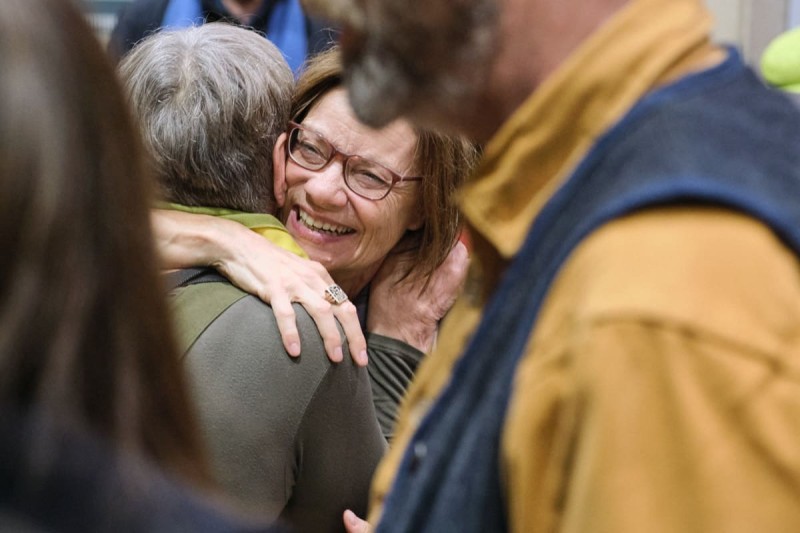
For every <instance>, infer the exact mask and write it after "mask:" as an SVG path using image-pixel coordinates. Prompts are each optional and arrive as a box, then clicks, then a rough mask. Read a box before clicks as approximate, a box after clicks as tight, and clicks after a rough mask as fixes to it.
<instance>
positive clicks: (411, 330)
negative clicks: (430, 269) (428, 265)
mask: <svg viewBox="0 0 800 533" xmlns="http://www.w3.org/2000/svg"><path fill="white" fill-rule="evenodd" d="M406 260H407V259H405V258H404V257H403V256H402V254H396V255H389V257H388V258H387V259H386V261H384V263H383V265H381V268H380V270H379V271H378V273H377V274H376V275H375V278H374V279H373V281H372V284H371V286H370V296H369V313H368V315H367V331H369V332H370V333H377V334H380V335H384V336H386V337H391V338H393V339H398V340H401V341H403V342H405V343H406V344H410V345H411V346H414V347H415V348H417V349H418V350H420V351H423V352H428V351H430V349H431V348H432V347H433V342H434V339H435V338H436V330H437V328H438V325H439V321H440V320H441V319H442V317H444V315H445V314H446V313H447V311H448V310H449V309H450V307H452V306H453V303H454V302H455V300H456V297H457V296H458V295H459V293H460V292H461V289H462V287H463V286H464V280H465V279H466V276H467V267H468V265H469V255H468V254H467V248H466V247H465V246H464V245H463V244H462V243H461V242H458V243H456V245H455V246H454V247H453V249H452V250H451V251H450V254H449V255H448V256H447V259H445V260H444V263H442V264H441V266H439V268H437V269H436V271H435V272H434V273H433V275H432V276H431V278H430V282H429V283H428V286H427V288H425V290H424V292H423V290H422V289H423V287H424V286H425V279H423V278H420V277H419V276H417V275H415V274H414V272H413V271H412V272H411V274H410V275H409V276H408V277H407V278H406V279H404V280H402V281H398V280H399V278H400V273H401V272H402V269H399V268H398V266H400V265H402V262H403V261H406Z"/></svg>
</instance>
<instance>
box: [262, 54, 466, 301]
mask: <svg viewBox="0 0 800 533" xmlns="http://www.w3.org/2000/svg"><path fill="white" fill-rule="evenodd" d="M292 118H293V121H294V122H296V123H299V124H300V125H301V127H302V128H304V133H303V137H302V138H301V140H303V141H304V142H307V141H308V140H309V139H311V140H313V144H312V145H310V147H308V148H309V149H312V150H318V149H319V146H321V145H320V142H322V143H327V144H329V145H331V146H332V147H333V148H335V150H336V151H338V152H340V153H341V154H347V155H350V156H358V158H352V157H351V158H350V159H348V160H347V165H348V166H350V167H351V168H350V170H349V172H350V174H349V175H348V181H349V184H348V183H347V182H346V181H345V179H344V171H345V157H344V156H342V155H336V156H334V157H332V158H330V160H329V163H328V164H327V165H325V166H324V167H322V168H320V169H318V170H309V169H308V168H304V166H303V165H301V164H298V163H297V161H296V160H293V159H292V158H290V157H288V151H287V147H288V146H292V147H296V145H295V144H294V143H295V142H296V138H295V137H293V138H291V139H290V138H289V137H288V136H287V135H285V134H284V135H282V136H281V137H280V139H279V141H278V144H277V145H276V147H275V189H276V190H275V193H276V198H277V200H278V204H279V205H280V206H281V217H282V220H283V221H284V222H285V223H286V225H287V228H288V229H289V232H290V233H291V234H292V235H293V236H294V237H295V239H296V240H297V241H298V243H299V244H300V246H302V247H303V248H304V249H305V250H306V251H307V252H308V254H309V256H310V257H311V258H312V259H314V260H316V261H319V262H321V263H322V264H323V265H324V266H325V267H326V268H327V269H328V271H329V272H330V273H331V275H332V276H333V278H334V279H335V280H336V282H337V283H339V284H340V285H342V286H343V287H344V288H345V289H346V290H347V291H349V292H351V293H353V292H354V291H358V290H360V289H361V288H362V287H363V286H364V285H365V284H366V283H368V282H369V280H370V279H371V278H372V276H373V275H374V274H375V272H376V271H377V269H378V268H379V267H380V265H381V263H382V262H383V260H384V259H385V258H386V256H387V255H388V254H389V253H393V252H396V253H405V254H407V255H408V258H409V263H408V264H409V268H408V270H410V268H411V266H412V265H413V266H414V268H415V269H418V270H417V272H420V273H421V274H422V275H423V276H429V275H430V274H431V273H432V272H433V271H434V269H435V268H436V267H437V266H438V265H440V264H441V263H442V261H443V260H444V259H445V257H447V254H448V252H449V251H450V248H451V247H452V245H453V243H454V242H455V239H456V237H457V234H458V230H459V222H458V211H457V209H456V207H455V205H454V203H453V202H452V197H453V193H454V191H455V189H456V188H457V187H458V186H459V185H460V184H461V183H462V182H463V180H464V179H465V178H466V177H467V176H468V174H469V173H470V171H471V169H472V167H473V165H474V163H475V161H476V159H477V151H476V149H475V147H474V146H473V145H471V144H470V143H468V142H466V141H465V140H463V139H461V138H460V137H454V136H448V135H443V134H440V133H437V132H434V131H430V130H425V129H419V128H415V127H413V126H411V125H410V124H409V123H408V122H406V121H405V120H397V121H393V122H390V123H389V124H387V125H386V126H385V127H383V128H381V129H378V130H376V129H372V128H370V127H368V126H365V125H364V124H363V123H361V122H360V121H359V120H358V119H357V118H356V117H355V115H354V114H353V111H352V109H351V108H350V105H349V103H348V101H347V96H346V93H345V91H344V88H343V87H342V79H341V62H340V56H339V52H338V50H337V49H332V50H330V51H328V52H324V53H322V54H320V55H318V56H316V57H315V58H314V59H312V60H311V61H310V62H309V63H308V64H307V65H306V69H305V71H304V72H303V74H302V75H301V77H300V79H299V80H298V85H297V88H296V90H295V96H294V100H293V104H292ZM319 139H324V141H320V140H319ZM326 155H330V154H326ZM359 158H360V160H359ZM365 162H366V163H365ZM365 165H366V166H365ZM377 165H379V166H380V168H382V169H384V170H388V171H389V172H390V173H391V174H394V175H396V176H397V177H399V178H417V177H421V179H420V180H415V181H398V182H396V183H395V184H394V185H393V186H392V187H391V190H390V191H389V192H388V194H386V196H385V197H383V198H382V199H377V200H376V199H370V198H366V197H364V196H365V195H366V196H376V195H373V194H371V193H369V192H365V190H364V185H361V186H359V185H357V184H356V180H357V179H362V180H363V179H366V178H365V177H364V176H362V177H361V178H358V177H357V176H356V174H357V173H358V172H361V171H363V170H364V169H367V170H369V172H368V173H367V174H366V175H367V176H368V177H370V178H371V179H374V178H376V177H381V176H383V177H384V179H385V178H386V176H387V175H388V174H386V173H385V172H384V173H383V174H380V172H382V171H375V169H376V168H379V167H378V166H377ZM306 166H307V165H306ZM375 174H380V175H377V176H376V175H375ZM354 189H355V190H354ZM406 273H407V272H406Z"/></svg>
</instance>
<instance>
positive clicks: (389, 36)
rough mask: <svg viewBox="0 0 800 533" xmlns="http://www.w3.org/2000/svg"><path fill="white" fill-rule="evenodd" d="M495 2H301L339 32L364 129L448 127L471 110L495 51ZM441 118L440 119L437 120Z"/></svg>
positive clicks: (337, 0) (347, 79)
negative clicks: (406, 124) (407, 123)
mask: <svg viewBox="0 0 800 533" xmlns="http://www.w3.org/2000/svg"><path fill="white" fill-rule="evenodd" d="M496 4H497V1H496V0H446V1H443V0H411V1H409V0H304V5H305V6H306V7H307V8H308V9H309V10H310V11H312V12H316V13H320V14H323V15H324V16H325V17H328V18H330V19H332V20H334V21H336V22H337V23H339V24H341V25H342V27H343V32H342V38H341V46H342V52H343V58H344V66H345V81H346V85H347V88H348V90H349V92H350V97H351V101H352V103H353V108H354V109H355V110H356V112H357V114H358V116H359V117H360V118H361V119H362V120H363V121H364V122H366V123H367V124H370V125H373V126H381V125H384V124H387V123H388V122H389V121H391V120H393V119H395V118H397V117H400V116H405V117H407V118H409V119H411V120H412V121H414V122H415V123H420V124H427V125H435V126H441V125H446V126H450V125H451V124H450V123H451V122H452V119H453V118H454V117H458V116H459V114H463V112H464V110H465V109H470V108H472V107H474V106H475V105H476V103H477V102H478V101H479V99H480V98H481V96H482V94H481V93H482V91H483V88H484V86H485V84H486V81H487V77H488V76H489V68H488V65H489V62H490V60H491V59H492V58H493V54H494V51H495V46H494V45H495V28H496V21H497V13H496V10H497V6H496ZM442 117H446V118H447V119H443V118H442Z"/></svg>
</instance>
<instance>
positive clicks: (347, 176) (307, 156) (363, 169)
mask: <svg viewBox="0 0 800 533" xmlns="http://www.w3.org/2000/svg"><path fill="white" fill-rule="evenodd" d="M287 135H288V139H287V142H286V154H287V155H288V156H289V158H290V159H291V160H292V161H294V162H295V163H297V164H298V165H300V166H301V167H303V168H304V169H306V170H313V171H319V170H322V169H323V168H325V167H327V166H328V165H329V164H330V162H331V161H333V160H334V159H336V158H337V157H338V158H341V159H343V162H342V167H343V169H344V170H343V174H344V183H345V185H347V188H348V189H350V190H351V191H353V192H354V193H356V194H357V195H359V196H361V197H362V198H366V199H367V200H382V199H384V198H386V196H387V195H388V194H389V193H390V192H391V190H392V188H393V187H394V186H395V184H397V183H398V182H401V181H419V180H421V179H422V178H421V177H418V176H415V177H405V176H400V175H399V174H397V173H396V172H394V171H392V170H389V169H388V168H386V167H385V166H383V165H381V164H379V163H375V162H374V161H370V160H369V159H364V158H363V157H361V156H359V155H349V154H345V153H344V152H342V151H340V150H338V149H337V148H336V147H335V146H334V145H333V144H331V142H330V141H328V140H327V139H326V138H325V137H323V136H322V135H320V134H319V133H317V132H315V131H313V130H310V129H307V128H304V127H303V126H301V125H300V124H297V123H296V122H289V129H288V130H287Z"/></svg>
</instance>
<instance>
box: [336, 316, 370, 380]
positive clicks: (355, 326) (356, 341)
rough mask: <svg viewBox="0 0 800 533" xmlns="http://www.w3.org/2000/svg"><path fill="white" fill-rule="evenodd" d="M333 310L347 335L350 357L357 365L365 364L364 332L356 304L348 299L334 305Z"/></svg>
mask: <svg viewBox="0 0 800 533" xmlns="http://www.w3.org/2000/svg"><path fill="white" fill-rule="evenodd" d="M333 312H334V314H335V315H336V318H337V319H338V320H339V324H341V326H342V329H343V330H344V335H345V337H347V344H348V346H349V347H350V357H352V359H353V361H354V362H355V363H356V364H357V365H358V366H367V362H368V361H367V341H366V340H365V339H364V332H363V331H362V330H361V323H360V322H359V320H358V311H357V309H356V306H355V305H353V302H349V301H348V302H345V303H343V304H341V305H337V306H334V308H333Z"/></svg>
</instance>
